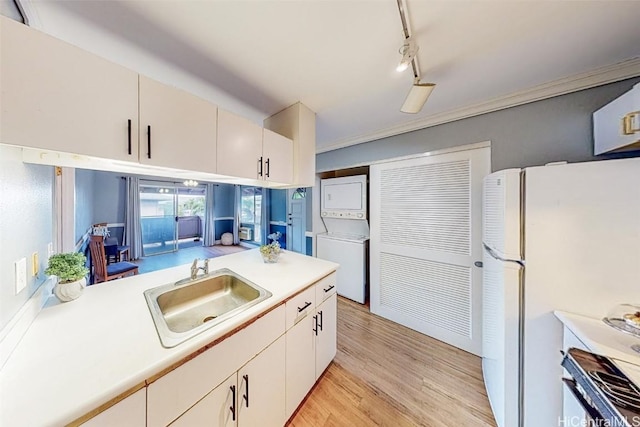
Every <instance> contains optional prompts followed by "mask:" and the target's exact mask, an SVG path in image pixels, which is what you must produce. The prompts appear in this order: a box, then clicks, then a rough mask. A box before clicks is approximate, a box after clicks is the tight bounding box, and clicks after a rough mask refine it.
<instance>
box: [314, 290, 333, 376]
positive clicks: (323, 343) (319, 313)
mask: <svg viewBox="0 0 640 427" xmlns="http://www.w3.org/2000/svg"><path fill="white" fill-rule="evenodd" d="M337 314H338V297H337V295H336V294H335V293H333V294H332V295H331V296H330V297H329V298H328V299H327V300H326V301H325V302H324V303H322V304H321V305H320V306H318V308H317V309H316V322H317V325H316V328H315V329H316V332H315V335H316V379H318V378H319V377H320V375H322V373H323V372H324V370H325V369H327V366H329V363H331V361H332V360H333V358H334V357H336V334H337Z"/></svg>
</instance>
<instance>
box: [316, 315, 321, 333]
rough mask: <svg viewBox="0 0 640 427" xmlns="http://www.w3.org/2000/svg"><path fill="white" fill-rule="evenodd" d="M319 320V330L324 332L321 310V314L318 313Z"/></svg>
mask: <svg viewBox="0 0 640 427" xmlns="http://www.w3.org/2000/svg"><path fill="white" fill-rule="evenodd" d="M318 319H319V320H318V329H320V330H321V331H322V310H320V312H318ZM316 335H317V334H316Z"/></svg>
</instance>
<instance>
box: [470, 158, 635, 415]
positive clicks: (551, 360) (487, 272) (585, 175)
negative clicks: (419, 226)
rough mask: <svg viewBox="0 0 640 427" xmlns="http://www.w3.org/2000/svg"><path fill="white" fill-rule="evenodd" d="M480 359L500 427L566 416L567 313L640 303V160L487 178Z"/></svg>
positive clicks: (596, 313)
mask: <svg viewBox="0 0 640 427" xmlns="http://www.w3.org/2000/svg"><path fill="white" fill-rule="evenodd" d="M483 246H484V248H485V250H484V255H483V267H484V268H483V329H482V333H483V349H482V351H483V358H482V368H483V375H484V381H485V386H486V389H487V394H488V396H489V401H490V403H491V408H492V410H493V413H494V416H495V418H496V422H497V424H498V427H540V426H545V427H554V426H559V425H563V424H562V423H561V421H560V420H561V416H562V399H563V392H562V387H563V385H562V381H561V378H562V368H561V366H560V362H561V359H562V357H561V354H560V351H561V350H562V324H561V323H560V322H559V321H558V320H557V319H556V318H555V316H554V315H553V311H554V310H563V311H568V312H573V313H577V314H582V315H585V316H589V317H593V318H602V317H604V316H606V315H607V312H608V311H609V310H610V309H611V308H613V307H614V306H615V305H616V304H619V303H622V302H638V301H640V158H634V159H624V160H607V161H599V162H586V163H574V164H555V165H549V166H541V167H531V168H526V169H523V170H520V169H508V170H504V171H500V172H495V173H492V174H491V175H488V176H487V177H486V178H485V180H484V194H483Z"/></svg>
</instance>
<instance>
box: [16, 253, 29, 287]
mask: <svg viewBox="0 0 640 427" xmlns="http://www.w3.org/2000/svg"><path fill="white" fill-rule="evenodd" d="M14 265H15V278H16V295H18V294H19V293H20V291H22V290H23V289H24V288H26V287H27V259H26V258H22V259H19V260H18V261H16V262H15V264H14Z"/></svg>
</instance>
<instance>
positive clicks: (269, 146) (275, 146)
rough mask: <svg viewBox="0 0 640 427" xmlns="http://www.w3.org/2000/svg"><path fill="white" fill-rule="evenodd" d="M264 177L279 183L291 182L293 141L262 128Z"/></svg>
mask: <svg viewBox="0 0 640 427" xmlns="http://www.w3.org/2000/svg"><path fill="white" fill-rule="evenodd" d="M263 132H264V133H263V138H262V158H263V159H264V162H265V164H264V179H265V180H267V181H270V182H277V183H279V184H292V183H293V141H291V140H290V139H289V138H286V137H284V136H282V135H280V134H277V133H275V132H273V131H270V130H269V129H263Z"/></svg>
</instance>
